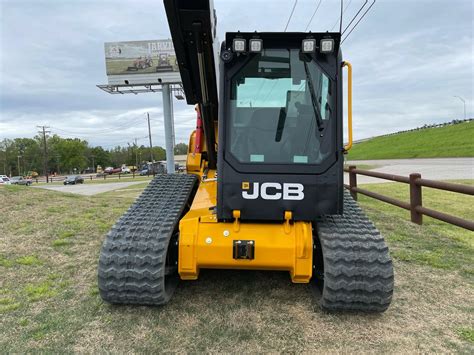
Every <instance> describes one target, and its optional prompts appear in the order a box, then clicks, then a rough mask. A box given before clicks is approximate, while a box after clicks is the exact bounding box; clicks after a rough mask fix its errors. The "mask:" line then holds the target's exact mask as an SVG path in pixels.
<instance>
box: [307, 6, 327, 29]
mask: <svg viewBox="0 0 474 355" xmlns="http://www.w3.org/2000/svg"><path fill="white" fill-rule="evenodd" d="M322 2H323V0H319V2H318V5H317V6H316V9H315V10H314V12H313V14H312V15H311V18H310V19H309V22H308V24H307V25H306V28H305V29H304V31H305V32H306V31H307V30H308V28H309V25H311V22H313V18H314V16H315V15H316V13H317V12H318V10H319V7H320V6H321V3H322Z"/></svg>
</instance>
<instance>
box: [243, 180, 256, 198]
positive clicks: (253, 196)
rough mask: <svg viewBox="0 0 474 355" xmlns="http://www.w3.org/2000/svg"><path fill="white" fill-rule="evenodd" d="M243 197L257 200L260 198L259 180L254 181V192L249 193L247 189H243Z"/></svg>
mask: <svg viewBox="0 0 474 355" xmlns="http://www.w3.org/2000/svg"><path fill="white" fill-rule="evenodd" d="M242 197H243V198H245V199H246V200H255V199H257V198H258V182H254V183H253V193H252V194H249V193H248V192H247V191H242Z"/></svg>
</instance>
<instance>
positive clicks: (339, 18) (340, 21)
mask: <svg viewBox="0 0 474 355" xmlns="http://www.w3.org/2000/svg"><path fill="white" fill-rule="evenodd" d="M351 2H352V0H349V2H348V3H347V5H346V6H345V7H344V10H342V13H341V15H340V17H338V18H337V20H336V22H335V23H334V25H333V26H332V27H331V29H330V30H329V31H330V32H332V30H333V29H334V27H336V25H337V24H338V23H342V16H343V15H344V13H345V12H346V10H347V8H348V7H349V5H350V4H351Z"/></svg>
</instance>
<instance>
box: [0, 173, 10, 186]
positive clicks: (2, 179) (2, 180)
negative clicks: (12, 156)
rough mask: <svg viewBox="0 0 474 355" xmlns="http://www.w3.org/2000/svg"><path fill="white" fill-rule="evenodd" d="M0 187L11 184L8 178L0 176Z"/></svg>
mask: <svg viewBox="0 0 474 355" xmlns="http://www.w3.org/2000/svg"><path fill="white" fill-rule="evenodd" d="M0 185H11V182H10V179H9V178H8V176H6V175H0Z"/></svg>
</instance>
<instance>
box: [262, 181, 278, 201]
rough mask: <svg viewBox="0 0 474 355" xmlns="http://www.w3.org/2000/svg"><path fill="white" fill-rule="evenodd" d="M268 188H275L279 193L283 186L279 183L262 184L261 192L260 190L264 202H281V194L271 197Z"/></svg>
mask: <svg viewBox="0 0 474 355" xmlns="http://www.w3.org/2000/svg"><path fill="white" fill-rule="evenodd" d="M268 188H274V189H276V190H277V191H278V190H281V184H279V183H277V182H264V183H263V184H262V187H261V190H260V196H262V198H263V199H264V200H279V199H281V192H277V193H275V194H273V195H270V194H269V193H267V189H268Z"/></svg>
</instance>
